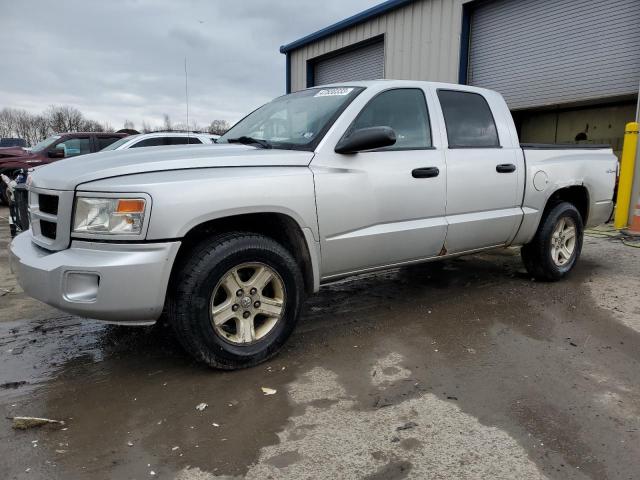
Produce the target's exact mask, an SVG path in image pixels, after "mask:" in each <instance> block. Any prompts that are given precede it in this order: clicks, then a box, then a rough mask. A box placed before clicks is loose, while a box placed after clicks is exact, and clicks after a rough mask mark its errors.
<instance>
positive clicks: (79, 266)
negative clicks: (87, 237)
mask: <svg viewBox="0 0 640 480" xmlns="http://www.w3.org/2000/svg"><path fill="white" fill-rule="evenodd" d="M31 239H32V235H31V231H30V230H29V231H27V232H25V233H22V234H20V235H18V236H17V237H16V238H14V240H13V241H12V242H11V245H10V248H9V264H10V267H11V270H12V271H13V272H14V273H15V274H16V276H17V277H18V282H19V283H20V286H21V287H22V288H23V289H24V291H25V292H26V293H27V294H28V295H29V296H31V297H33V298H36V299H38V300H40V301H42V302H44V303H47V304H49V305H51V306H53V307H56V308H59V309H60V310H64V311H66V312H69V313H72V314H74V315H80V316H83V317H89V318H96V319H100V320H107V321H110V322H117V323H129V324H135V323H138V324H146V323H153V322H155V320H157V319H158V317H159V316H160V314H161V313H162V309H163V307H164V301H165V296H166V292H167V285H168V283H169V276H170V274H171V268H172V266H173V262H174V260H175V257H176V254H177V252H178V249H179V247H180V242H177V241H176V242H163V243H98V242H85V241H75V240H74V241H73V242H72V243H71V248H68V249H66V250H61V251H58V252H51V251H48V250H45V249H43V248H40V247H38V246H36V245H35V244H34V243H33V242H32V240H31Z"/></svg>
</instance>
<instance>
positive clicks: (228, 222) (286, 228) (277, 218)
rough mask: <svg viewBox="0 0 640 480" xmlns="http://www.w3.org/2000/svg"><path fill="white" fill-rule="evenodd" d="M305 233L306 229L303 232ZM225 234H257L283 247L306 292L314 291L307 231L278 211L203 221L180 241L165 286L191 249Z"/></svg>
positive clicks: (312, 253)
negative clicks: (288, 253)
mask: <svg viewBox="0 0 640 480" xmlns="http://www.w3.org/2000/svg"><path fill="white" fill-rule="evenodd" d="M306 230H309V229H306ZM227 232H247V233H255V234H261V235H264V236H266V237H269V238H271V239H273V240H275V241H276V242H278V243H280V244H281V245H283V246H284V247H285V248H286V249H287V250H288V251H289V252H290V253H291V254H292V255H293V257H294V258H295V259H296V261H297V263H298V265H299V266H300V270H301V272H302V276H303V279H304V287H305V291H306V292H307V293H312V292H314V291H316V290H317V289H318V285H319V272H318V265H319V259H318V258H317V256H318V253H319V252H318V251H317V248H316V245H315V243H316V242H315V241H314V239H313V235H312V233H311V231H310V230H309V231H308V232H306V233H305V229H304V228H303V227H302V226H301V225H300V224H299V223H298V222H297V221H296V220H295V219H294V218H293V217H291V216H290V215H287V214H284V213H281V212H255V213H242V214H236V215H229V216H224V217H220V218H215V219H212V220H208V221H204V222H202V223H199V224H197V225H195V226H193V227H191V228H190V230H189V231H187V232H186V234H185V235H184V237H183V238H182V241H181V245H180V249H179V250H178V254H177V256H176V259H175V261H174V264H173V267H172V271H171V277H170V281H169V287H170V288H171V286H172V283H173V281H174V277H175V275H176V272H177V270H178V267H179V266H180V265H181V264H182V262H184V260H185V258H186V256H187V255H188V254H189V252H190V251H191V250H192V248H193V247H194V246H195V245H196V244H198V243H200V242H202V241H203V240H205V239H207V238H210V237H212V236H214V235H217V234H221V233H227Z"/></svg>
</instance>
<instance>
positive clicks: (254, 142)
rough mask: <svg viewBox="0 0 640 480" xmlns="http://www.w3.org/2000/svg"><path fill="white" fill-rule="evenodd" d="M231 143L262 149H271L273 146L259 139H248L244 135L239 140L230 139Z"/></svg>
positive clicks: (228, 140)
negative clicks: (255, 146) (256, 146)
mask: <svg viewBox="0 0 640 480" xmlns="http://www.w3.org/2000/svg"><path fill="white" fill-rule="evenodd" d="M227 142H229V143H241V144H243V145H260V148H271V144H270V143H269V142H267V141H266V140H261V139H259V138H253V137H247V136H245V135H243V136H242V137H238V138H229V139H227Z"/></svg>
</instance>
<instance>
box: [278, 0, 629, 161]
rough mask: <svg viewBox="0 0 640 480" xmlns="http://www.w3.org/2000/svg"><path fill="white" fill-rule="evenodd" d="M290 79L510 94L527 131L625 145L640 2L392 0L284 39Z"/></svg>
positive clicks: (296, 84)
mask: <svg viewBox="0 0 640 480" xmlns="http://www.w3.org/2000/svg"><path fill="white" fill-rule="evenodd" d="M280 51H281V52H282V53H284V54H285V55H286V66H287V67H286V68H287V72H286V82H287V84H286V88H287V91H288V92H290V91H296V90H300V89H303V88H307V87H310V86H314V85H320V84H324V83H331V82H342V81H349V80H365V79H375V78H395V79H416V80H433V81H445V82H459V83H467V84H471V85H477V86H482V87H486V88H491V89H494V90H497V91H499V92H500V93H502V94H503V95H504V97H505V99H506V100H507V103H508V104H509V107H510V108H511V109H512V112H513V113H514V117H515V119H516V123H517V126H518V129H519V131H520V135H521V138H522V140H523V141H528V142H576V141H587V142H594V143H601V142H604V143H610V144H612V145H613V147H614V150H616V151H617V150H619V149H620V148H621V142H622V132H623V130H624V124H625V123H626V122H628V121H630V120H632V119H633V118H634V116H635V109H636V101H637V97H638V86H639V83H640V0H608V1H598V0H389V1H386V2H384V3H381V4H380V5H377V6H375V7H373V8H370V9H368V10H365V11H364V12H361V13H359V14H357V15H354V16H352V17H350V18H347V19H345V20H342V21H340V22H338V23H336V24H334V25H331V26H329V27H327V28H324V29H322V30H319V31H317V32H315V33H312V34H310V35H308V36H306V37H304V38H301V39H299V40H296V41H294V42H292V43H290V44H288V45H284V46H282V47H281V48H280Z"/></svg>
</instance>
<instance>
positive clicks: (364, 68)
mask: <svg viewBox="0 0 640 480" xmlns="http://www.w3.org/2000/svg"><path fill="white" fill-rule="evenodd" d="M378 78H384V42H382V41H380V42H376V43H374V44H371V45H366V46H364V47H360V48H357V49H356V50H351V51H348V52H345V53H342V54H339V55H336V56H335V57H331V58H327V59H326V60H321V61H319V62H318V63H316V64H315V65H314V75H313V80H314V82H313V83H314V85H325V84H327V83H335V82H348V81H349V80H376V79H378Z"/></svg>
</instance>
